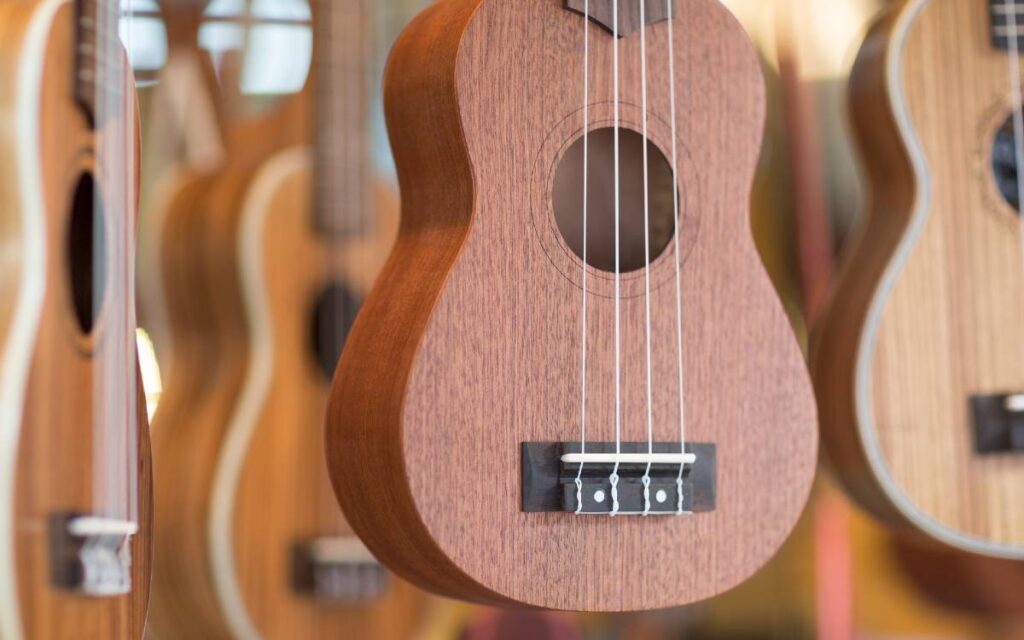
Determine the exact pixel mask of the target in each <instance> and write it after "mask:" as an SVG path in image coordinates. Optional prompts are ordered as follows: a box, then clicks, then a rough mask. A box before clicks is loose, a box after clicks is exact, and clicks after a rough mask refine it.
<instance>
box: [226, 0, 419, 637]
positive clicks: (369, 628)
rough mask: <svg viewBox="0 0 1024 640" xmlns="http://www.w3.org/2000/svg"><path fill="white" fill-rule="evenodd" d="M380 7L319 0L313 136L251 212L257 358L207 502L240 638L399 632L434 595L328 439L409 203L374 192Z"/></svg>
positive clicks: (242, 254) (275, 173) (251, 358)
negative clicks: (351, 516)
mask: <svg viewBox="0 0 1024 640" xmlns="http://www.w3.org/2000/svg"><path fill="white" fill-rule="evenodd" d="M368 9H369V6H368V3H366V2H364V1H362V0H344V1H338V0H321V1H320V2H318V3H317V4H316V13H315V15H316V22H315V29H314V31H315V33H316V46H315V51H316V55H315V62H316V65H315V87H316V90H315V93H316V96H317V101H316V107H317V109H316V112H317V118H316V124H317V126H316V136H315V139H316V142H315V144H314V146H313V147H312V148H310V147H309V146H299V147H294V148H292V149H289V150H287V151H283V152H281V153H279V154H277V155H276V156H274V157H273V158H271V159H270V160H269V161H267V162H266V163H264V164H263V166H262V167H261V168H260V169H259V171H258V172H257V173H256V174H255V177H254V179H253V181H252V183H251V185H250V187H249V189H248V193H247V195H246V198H245V201H244V204H243V206H242V210H241V212H240V215H241V220H240V223H239V227H238V233H237V235H236V236H235V242H236V243H237V248H236V250H235V251H236V255H237V260H238V262H237V265H236V269H237V270H238V272H239V274H240V284H241V290H242V295H243V300H244V310H245V318H246V322H247V324H248V332H249V335H250V341H249V351H248V358H247V362H248V366H247V372H246V378H245V383H244V385H243V387H242V390H241V393H240V395H239V396H238V399H237V402H236V404H235V406H234V410H233V412H232V415H231V419H230V422H229V424H228V427H227V432H226V435H225V438H224V441H223V446H222V448H221V452H220V455H219V459H218V464H217V470H216V474H215V477H214V484H213V500H212V502H211V505H210V536H211V538H210V544H211V554H212V557H213V558H214V565H213V568H214V576H215V583H216V586H217V595H218V599H219V602H220V603H221V606H222V607H223V608H224V610H225V612H226V614H227V616H228V619H229V622H230V624H231V628H232V631H233V633H234V634H235V635H236V636H237V637H244V638H255V637H264V638H292V637H308V638H314V637H324V638H327V637H337V638H378V639H381V640H385V639H388V638H391V639H394V640H403V639H404V638H408V637H409V635H410V633H411V631H412V630H413V628H414V627H415V626H416V625H417V622H418V617H419V615H418V612H417V609H418V608H419V607H420V605H421V604H422V603H423V598H422V596H421V595H419V594H418V592H417V591H415V590H414V589H413V588H412V587H410V586H409V585H407V584H405V583H402V582H399V581H396V580H395V579H393V578H392V577H391V576H390V575H389V574H388V573H387V572H385V571H384V569H383V568H382V567H381V566H380V565H379V564H378V563H377V561H376V560H375V559H374V558H373V556H372V555H370V553H369V551H367V549H366V548H365V547H364V546H363V544H362V543H361V542H360V541H359V540H358V538H356V537H355V536H354V535H353V534H352V533H351V530H350V529H349V527H348V526H347V525H346V523H345V520H344V518H343V517H342V515H341V510H340V509H339V507H338V504H337V501H336V499H335V498H334V494H333V492H332V490H331V485H330V480H329V478H328V476H327V467H326V461H325V457H324V451H323V437H324V436H323V421H324V411H325V409H326V405H327V395H328V391H329V387H330V380H331V376H332V374H333V372H334V367H335V365H336V364H337V360H338V355H339V354H340V352H341V347H342V344H343V343H344V339H345V335H346V334H347V332H348V327H349V326H350V325H351V323H352V320H353V318H354V316H355V313H356V311H357V309H358V305H359V303H360V301H361V299H362V298H363V296H365V294H366V292H367V291H368V290H369V287H370V285H371V283H372V281H373V278H374V277H375V275H376V272H377V271H378V270H379V268H380V265H381V264H383V261H384V259H386V257H387V254H388V250H389V249H390V246H391V243H392V242H393V240H394V236H395V234H396V232H397V203H396V202H395V201H394V199H393V198H390V197H387V195H385V194H386V192H384V191H381V192H380V194H381V195H378V196H377V197H376V198H375V197H374V194H373V193H372V191H371V190H370V184H371V181H370V167H369V160H370V149H369V119H368V117H367V116H368V113H367V111H368V100H367V95H366V92H367V87H368V82H367V79H368V73H367V72H368V69H369V64H370V61H369V57H368V53H369V46H368V41H369V38H368V37H367V32H368V28H369V24H370V22H369V21H368V20H367V15H366V14H367V12H368ZM352 490H357V488H356V487H354V486H353V487H352Z"/></svg>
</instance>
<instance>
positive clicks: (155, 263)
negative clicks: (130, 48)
mask: <svg viewBox="0 0 1024 640" xmlns="http://www.w3.org/2000/svg"><path fill="white" fill-rule="evenodd" d="M205 6H206V1H205V0H184V1H183V0H175V1H174V2H163V3H162V4H161V5H160V13H161V16H162V17H163V21H164V25H165V27H166V30H167V41H168V56H167V63H166V65H165V66H164V69H163V70H162V72H161V74H160V79H159V81H158V82H157V84H156V86H155V87H154V88H153V95H152V98H151V100H150V105H149V111H148V113H147V114H146V120H147V121H148V122H157V123H160V125H159V126H154V127H150V128H149V130H148V131H147V134H148V135H147V139H146V144H145V145H144V147H145V148H146V151H147V153H146V155H145V157H144V158H143V166H145V167H146V168H147V170H148V172H149V173H150V174H151V175H155V176H156V177H155V178H153V179H151V181H150V183H149V184H150V185H151V186H150V189H149V193H148V197H147V198H145V199H144V202H143V209H142V213H141V215H140V221H139V265H138V276H137V277H138V282H139V285H138V291H139V316H140V324H141V325H142V326H143V327H144V328H145V329H146V332H147V333H148V335H149V337H150V338H151V339H152V341H153V345H154V348H155V351H156V355H157V361H158V362H159V364H160V367H161V370H162V371H161V373H162V374H163V375H164V376H165V377H166V376H167V375H169V374H170V366H171V364H172V362H173V361H174V348H173V345H172V344H171V339H170V334H171V329H170V326H169V323H170V318H169V311H168V309H167V302H166V301H167V295H166V291H165V290H164V277H165V274H164V273H163V272H162V267H163V265H162V256H163V255H164V252H163V251H162V250H161V243H162V242H163V241H164V239H165V225H167V224H170V222H169V218H168V216H169V215H170V214H171V213H172V212H174V211H177V210H179V209H180V208H181V207H182V206H183V205H182V204H181V203H180V201H179V199H180V198H186V199H187V198H188V197H189V195H188V194H189V192H190V191H192V190H193V189H194V183H195V182H196V181H197V180H201V177H202V176H203V175H204V174H209V173H211V172H214V171H216V170H217V169H218V168H220V167H221V166H222V165H223V163H224V154H225V149H224V135H225V134H224V132H225V131H226V130H227V128H228V121H229V117H228V115H227V114H225V113H224V107H223V102H224V101H223V98H222V95H221V90H220V87H219V85H218V82H217V73H216V71H215V69H214V68H213V63H212V61H211V60H210V58H209V55H208V54H207V53H206V52H205V51H204V50H203V49H202V48H201V47H200V46H199V27H200V25H201V23H202V20H203V15H204V9H205ZM185 206H187V205H185Z"/></svg>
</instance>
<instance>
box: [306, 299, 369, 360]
mask: <svg viewBox="0 0 1024 640" xmlns="http://www.w3.org/2000/svg"><path fill="white" fill-rule="evenodd" d="M359 306H360V301H359V299H358V298H356V296H355V294H353V293H352V291H350V290H349V289H348V287H346V286H344V285H343V284H341V283H338V282H335V283H332V284H330V285H329V286H327V287H325V288H324V289H323V290H322V291H321V292H320V294H319V295H318V296H317V299H316V304H315V306H314V309H313V319H312V322H311V323H310V324H311V326H310V338H311V340H310V342H311V344H312V348H313V353H314V356H315V357H316V362H317V365H318V366H319V368H320V371H321V372H322V373H323V375H324V377H326V378H327V379H330V378H331V377H333V376H334V369H335V367H336V366H337V365H338V358H340V357H341V350H342V349H343V348H344V347H345V338H347V337H348V332H349V330H350V329H351V328H352V323H354V322H355V320H356V315H357V314H358V312H359Z"/></svg>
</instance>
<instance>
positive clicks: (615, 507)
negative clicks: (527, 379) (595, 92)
mask: <svg viewBox="0 0 1024 640" xmlns="http://www.w3.org/2000/svg"><path fill="white" fill-rule="evenodd" d="M612 58H613V63H612V86H613V91H614V97H613V99H612V105H613V112H614V114H613V126H612V132H613V139H614V152H613V158H612V163H613V175H614V178H613V180H612V182H613V183H614V190H615V192H614V198H615V203H614V210H615V465H614V466H613V467H612V472H611V475H610V476H609V477H608V480H609V482H610V483H611V494H612V510H611V514H610V515H611V517H615V516H616V515H618V513H619V460H620V458H621V454H622V366H621V365H622V340H621V324H622V321H621V315H622V314H621V310H622V300H621V296H620V291H621V286H622V275H621V273H620V258H621V256H620V253H621V251H620V246H619V232H620V229H619V218H620V215H621V211H620V204H621V203H620V198H619V195H620V191H621V189H620V185H619V3H618V1H617V0H616V1H613V2H612Z"/></svg>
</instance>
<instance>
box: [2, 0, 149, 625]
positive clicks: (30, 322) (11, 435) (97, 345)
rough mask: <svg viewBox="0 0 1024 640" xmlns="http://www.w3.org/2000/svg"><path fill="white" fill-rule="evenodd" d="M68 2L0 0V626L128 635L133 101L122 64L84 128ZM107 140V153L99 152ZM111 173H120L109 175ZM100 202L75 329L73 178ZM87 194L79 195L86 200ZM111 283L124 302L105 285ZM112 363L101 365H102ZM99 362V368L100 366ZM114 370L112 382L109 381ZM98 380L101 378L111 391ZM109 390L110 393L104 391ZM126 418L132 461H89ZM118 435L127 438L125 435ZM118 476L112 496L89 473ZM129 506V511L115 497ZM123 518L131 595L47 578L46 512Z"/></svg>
mask: <svg viewBox="0 0 1024 640" xmlns="http://www.w3.org/2000/svg"><path fill="white" fill-rule="evenodd" d="M74 19H75V8H74V6H73V5H72V3H70V2H66V1H60V0H47V1H43V2H28V1H26V2H8V3H4V4H3V6H0V50H2V54H0V85H2V87H0V121H2V122H4V124H5V126H4V128H3V130H2V132H0V149H2V151H0V200H2V205H0V211H2V213H0V229H2V232H3V243H4V246H5V249H4V251H3V254H4V258H3V261H4V265H3V269H2V270H0V271H2V272H3V273H2V275H0V297H2V304H0V307H2V311H0V336H2V339H3V341H4V343H3V347H2V351H0V357H2V362H0V506H2V509H3V512H2V513H0V637H3V638H4V639H5V640H14V639H17V638H21V637H28V638H82V637H96V638H115V637H124V638H139V637H141V636H142V632H143V627H144V625H145V620H146V608H147V604H148V600H149V576H150V568H151V554H152V537H151V530H152V510H151V499H152V486H151V476H150V473H151V470H150V457H149V440H148V422H147V418H146V403H145V398H144V395H143V391H142V382H141V378H140V377H139V375H138V367H137V362H136V360H135V358H134V357H133V356H134V353H135V351H134V346H133V345H134V341H135V332H134V329H135V323H134V317H135V316H134V308H133V306H134V305H133V299H132V296H131V293H130V292H131V291H132V285H131V281H130V278H131V277H132V274H131V273H130V272H129V271H130V270H128V269H122V268H120V267H123V265H124V264H125V262H122V261H124V260H126V259H127V258H128V252H131V251H133V249H132V247H131V240H130V238H131V236H132V234H133V232H134V228H135V211H136V207H137V182H136V180H137V170H138V110H137V105H136V102H135V93H134V85H133V84H132V82H131V71H130V69H129V68H128V63H127V60H126V59H124V58H122V59H121V61H120V62H121V64H123V69H122V75H121V76H120V77H121V78H124V79H125V80H124V82H125V85H124V88H123V89H124V95H123V103H122V104H121V105H120V106H119V114H118V116H117V117H111V118H109V119H106V120H104V121H103V124H101V125H100V126H99V128H98V129H93V128H91V127H90V126H89V123H88V122H87V120H86V118H85V116H84V114H83V112H82V111H81V109H80V108H79V107H78V105H77V103H76V100H75V97H74V95H72V85H73V82H72V79H73V77H74V73H73V71H72V68H71V65H72V60H73V59H74V57H73V46H74V42H75V38H74V36H73V33H74ZM112 148H113V149H116V150H117V151H118V152H119V153H118V154H117V156H116V157H115V156H111V155H108V152H109V151H110V150H111V149H112ZM121 172H123V174H122V173H121ZM86 174H88V175H91V176H92V179H93V181H94V184H95V189H97V190H98V193H99V194H100V195H101V198H102V200H103V202H104V210H105V213H104V216H103V219H104V221H105V224H103V226H102V229H103V232H104V233H106V234H107V241H106V246H107V253H106V254H105V257H106V258H109V259H108V260H107V262H106V265H107V266H106V285H105V290H106V291H107V292H108V295H107V297H106V298H105V299H104V301H103V302H102V307H101V309H100V311H99V312H98V315H97V318H96V321H95V325H94V326H93V327H92V329H91V331H89V332H88V334H86V332H85V331H84V329H83V328H82V327H81V326H80V325H79V322H78V320H77V319H76V313H75V308H74V303H73V295H72V285H71V284H70V280H71V277H69V274H70V273H71V271H72V266H71V262H70V258H69V251H68V250H69V233H70V231H69V229H70V220H71V217H72V210H73V209H74V208H75V205H74V202H73V200H74V195H75V193H76V185H78V184H79V181H80V180H81V179H82V177H83V175H86ZM90 205H91V203H90ZM115 291H116V292H120V294H122V295H124V296H125V297H124V298H120V297H118V296H117V295H114V294H113V292H115ZM109 364H113V365H114V367H115V368H114V369H113V371H112V373H111V371H110V370H108V369H106V367H107V366H108V365H109ZM104 371H107V372H108V373H111V375H110V376H109V377H108V376H104V374H103V372H104ZM115 378H116V380H114V379H115ZM107 385H114V386H111V387H110V388H109V389H108V388H107ZM114 387H117V388H118V389H119V390H118V391H113V389H114ZM122 423H123V424H124V425H125V426H126V429H130V430H132V431H134V433H132V434H130V435H129V434H128V433H119V437H125V438H127V442H129V443H131V442H134V443H135V447H136V451H135V454H134V455H135V458H136V459H137V465H135V466H134V467H132V468H124V464H125V461H123V460H120V459H116V458H114V457H113V455H112V456H111V457H110V458H102V459H97V455H98V456H103V454H104V453H106V450H105V448H104V447H105V446H106V445H105V444H103V443H107V442H108V441H107V440H105V439H104V437H103V436H102V435H101V434H103V433H105V431H104V429H103V428H104V427H111V425H114V426H113V428H116V426H117V425H118V424H122ZM127 446H132V445H131V444H128V445H127ZM107 471H109V472H111V473H119V472H120V473H124V474H127V476H126V477H124V478H122V479H120V480H119V481H123V482H125V483H126V485H130V484H134V488H133V489H130V488H128V487H127V486H125V487H119V489H120V488H124V489H125V491H124V494H123V495H122V494H121V493H120V491H119V492H118V493H117V494H114V495H111V494H110V493H106V492H104V491H102V490H98V489H97V481H96V476H97V475H98V474H102V473H104V472H107ZM133 493H134V495H135V498H134V500H135V501H136V503H137V512H136V513H133V514H129V513H127V511H128V510H129V509H130V507H129V506H128V503H129V502H131V501H133V498H132V495H133ZM62 514H64V515H94V516H100V517H115V514H117V516H118V517H121V518H126V517H128V516H129V515H131V516H133V521H134V522H135V524H137V526H138V531H137V533H136V534H134V535H133V536H132V538H131V542H130V545H131V567H130V575H131V590H130V591H129V592H128V593H127V594H124V595H118V596H110V597H90V596H85V595H80V594H78V593H77V592H74V591H69V590H65V589H63V588H62V587H60V586H57V585H56V584H55V582H54V578H53V574H52V572H53V567H54V547H53V543H52V540H51V534H52V533H53V530H54V529H53V522H52V520H51V519H52V518H53V517H54V516H59V515H62Z"/></svg>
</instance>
